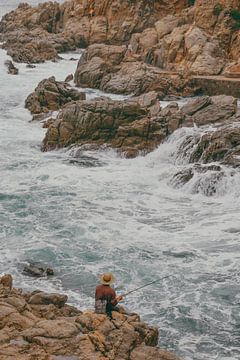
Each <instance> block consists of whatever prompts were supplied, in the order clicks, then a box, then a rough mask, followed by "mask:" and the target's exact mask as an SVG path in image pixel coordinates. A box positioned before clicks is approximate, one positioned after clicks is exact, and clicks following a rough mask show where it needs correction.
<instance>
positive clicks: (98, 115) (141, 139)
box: [43, 91, 239, 166]
mask: <svg viewBox="0 0 240 360" xmlns="http://www.w3.org/2000/svg"><path fill="white" fill-rule="evenodd" d="M237 122H238V115H237V102H236V99H235V98H233V97H231V96H213V97H202V98H198V99H193V100H191V101H189V102H188V103H187V104H186V105H184V106H183V107H182V108H180V109H179V107H178V104H177V103H176V102H172V103H170V104H169V105H168V106H167V107H165V108H163V109H161V102H159V99H158V93H157V92H154V91H153V92H149V93H146V94H142V95H141V96H139V97H131V98H129V99H127V100H124V101H114V100H111V99H109V98H97V99H94V100H88V101H78V102H75V103H74V104H72V105H66V106H65V108H64V109H63V110H62V111H61V112H60V113H59V114H58V116H57V119H56V120H55V121H54V122H53V123H52V124H51V125H50V127H49V129H48V131H47V134H46V136H45V139H44V141H43V150H44V151H46V150H51V149H54V148H59V147H66V146H69V145H72V144H77V145H81V146H87V145H88V146H90V147H91V146H92V148H94V149H96V148H99V147H102V146H110V147H112V148H115V149H117V150H118V151H119V152H121V153H123V154H124V155H125V156H127V157H134V156H137V155H139V154H145V153H147V152H149V151H152V150H153V149H155V148H156V147H157V146H158V145H159V144H160V143H161V142H163V141H164V140H165V139H166V137H167V136H168V135H170V134H171V133H173V132H174V131H175V130H177V129H178V128H180V127H183V126H188V127H193V126H198V127H201V126H206V125H210V124H212V125H214V128H213V129H212V130H211V131H210V132H207V133H206V134H204V135H203V136H202V137H200V136H198V137H191V136H190V137H189V138H187V139H186V140H185V142H183V144H181V146H180V148H179V152H181V153H182V154H183V156H184V152H185V151H188V150H189V148H191V147H192V149H193V150H192V153H191V155H190V156H189V162H199V161H200V162H203V163H208V162H211V161H221V162H223V163H226V162H227V161H228V160H229V161H230V162H231V163H233V162H234V166H238V161H237V156H238V153H239V141H238V140H239V139H238V135H239V134H238V132H239V129H238V128H235V126H236V124H237ZM234 157H235V161H234V160H233V159H234Z"/></svg>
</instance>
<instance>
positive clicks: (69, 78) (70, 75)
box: [64, 74, 73, 82]
mask: <svg viewBox="0 0 240 360" xmlns="http://www.w3.org/2000/svg"><path fill="white" fill-rule="evenodd" d="M72 80H73V74H69V75H68V76H67V77H66V78H65V80H64V82H70V81H72Z"/></svg>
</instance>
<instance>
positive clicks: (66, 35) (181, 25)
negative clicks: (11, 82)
mask: <svg viewBox="0 0 240 360" xmlns="http://www.w3.org/2000/svg"><path fill="white" fill-rule="evenodd" d="M239 29H240V5H239V2H238V1H236V0H225V1H224V0H213V1H211V2H206V1H204V0H196V1H195V2H194V1H185V0H175V1H171V2H169V1H164V0H152V1H144V0H141V1H135V0H123V1H119V0H100V1H87V0H71V1H67V2H66V3H64V4H62V5H59V4H57V3H53V2H49V3H45V4H41V5H39V6H38V7H36V8H32V7H30V6H29V5H27V4H21V5H19V7H18V9H17V10H15V11H13V12H11V13H10V14H7V15H5V16H4V17H3V19H2V21H1V23H0V34H1V40H2V41H4V45H3V46H4V48H6V49H7V50H8V53H9V54H10V55H11V56H12V57H13V59H14V60H15V61H24V62H39V61H44V60H48V59H56V58H57V53H58V52H63V51H67V50H72V49H75V48H77V47H86V46H88V45H89V44H95V43H104V44H111V45H124V44H126V43H129V42H130V44H131V49H132V50H131V55H134V56H135V60H137V61H141V62H143V63H147V64H151V65H153V66H155V67H157V68H160V69H163V70H168V71H177V72H181V73H183V74H185V75H191V74H195V75H196V74H197V75H200V74H201V75H218V74H221V73H224V72H226V74H232V73H233V74H235V75H236V74H238V68H239V66H238V61H239V53H240V30H239ZM20 44H21V46H19V45H20Z"/></svg>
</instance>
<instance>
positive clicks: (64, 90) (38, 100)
mask: <svg viewBox="0 0 240 360" xmlns="http://www.w3.org/2000/svg"><path fill="white" fill-rule="evenodd" d="M84 99H85V94H84V93H83V92H80V91H77V90H75V89H72V88H71V87H70V86H69V84H68V83H67V82H62V81H56V79H55V77H54V76H52V77H50V78H48V79H44V80H42V81H41V82H40V83H39V84H38V86H37V87H36V89H35V91H34V92H33V93H31V94H30V95H29V96H28V97H27V99H26V101H25V107H26V108H27V109H28V110H29V111H30V112H31V113H32V114H41V113H48V112H49V111H51V110H52V111H54V110H59V109H60V108H61V107H62V106H63V105H65V104H67V103H69V102H72V101H77V100H84ZM35 119H36V118H35Z"/></svg>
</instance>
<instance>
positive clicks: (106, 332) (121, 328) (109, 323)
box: [0, 275, 178, 360]
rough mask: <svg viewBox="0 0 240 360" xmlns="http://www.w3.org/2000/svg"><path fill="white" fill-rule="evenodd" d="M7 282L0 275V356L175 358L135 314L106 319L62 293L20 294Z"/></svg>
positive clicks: (120, 359) (48, 359)
mask: <svg viewBox="0 0 240 360" xmlns="http://www.w3.org/2000/svg"><path fill="white" fill-rule="evenodd" d="M12 283H13V280H12V277H11V275H3V276H2V277H0V323H1V328H0V358H1V360H10V359H14V358H15V359H18V360H26V359H28V360H60V359H61V360H124V359H126V360H178V358H177V357H176V356H175V355H174V354H173V353H171V352H169V351H166V350H164V349H160V348H158V347H157V343H158V335H159V334H158V330H157V329H156V328H154V327H152V326H149V325H147V324H145V323H143V322H141V320H140V317H139V315H137V314H126V313H125V311H124V309H122V311H121V313H118V312H114V313H113V320H109V319H108V318H107V316H106V315H97V314H95V313H94V312H93V311H92V310H88V311H84V312H82V311H80V310H79V309H77V308H75V307H73V306H70V305H68V304H66V302H67V296H66V295H63V294H48V293H45V292H42V291H40V290H35V291H33V292H30V293H29V292H28V293H24V292H23V291H22V289H17V288H14V287H13V286H12V285H13V284H12Z"/></svg>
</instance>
